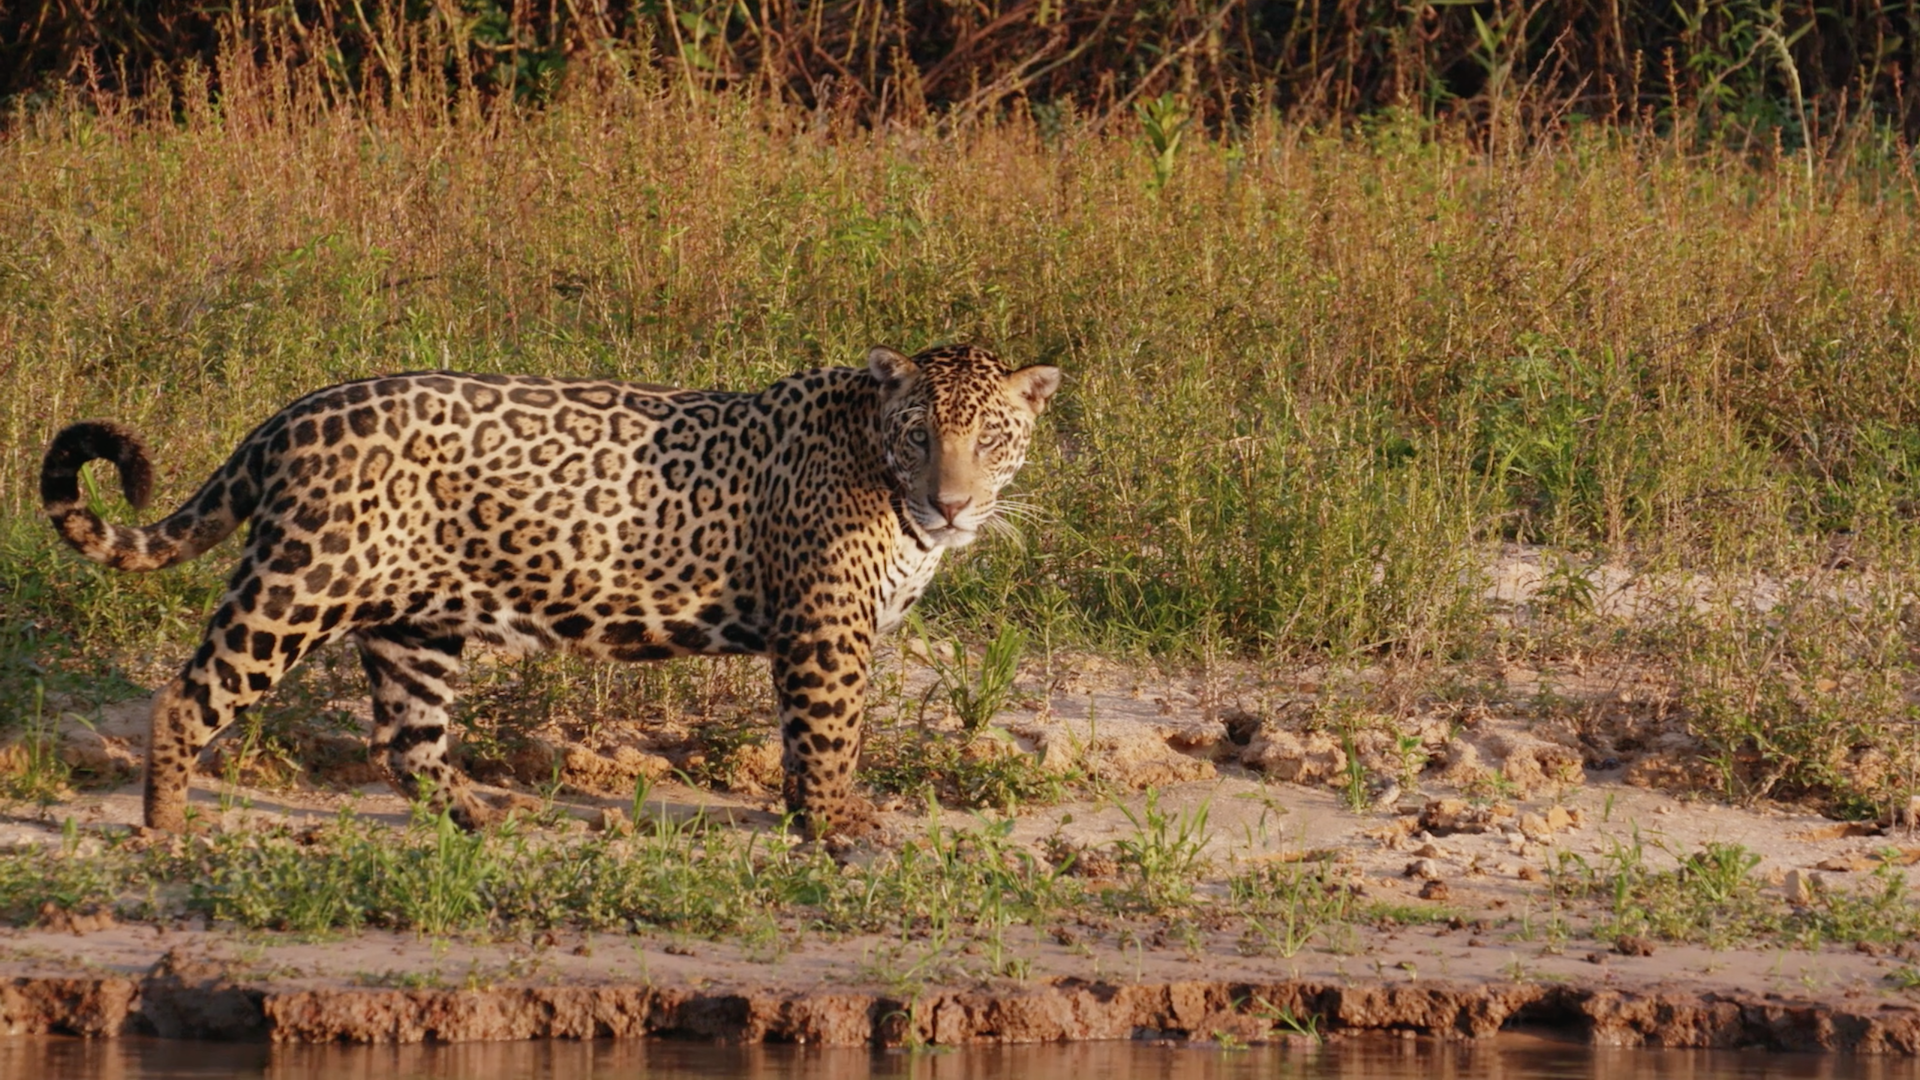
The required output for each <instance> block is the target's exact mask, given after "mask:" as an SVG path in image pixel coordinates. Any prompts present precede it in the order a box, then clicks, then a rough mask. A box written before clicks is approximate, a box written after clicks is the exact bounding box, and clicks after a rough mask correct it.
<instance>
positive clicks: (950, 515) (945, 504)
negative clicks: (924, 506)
mask: <svg viewBox="0 0 1920 1080" xmlns="http://www.w3.org/2000/svg"><path fill="white" fill-rule="evenodd" d="M927 501H928V502H930V503H932V504H933V508H934V509H935V510H938V511H940V516H941V517H943V518H946V519H947V524H949V525H951V524H953V519H954V518H955V517H956V516H958V515H959V513H960V511H962V510H965V509H966V508H967V507H969V506H972V505H973V496H971V495H966V496H962V497H961V498H958V499H949V498H944V497H942V496H939V495H935V496H934V497H932V498H931V499H928V500H927Z"/></svg>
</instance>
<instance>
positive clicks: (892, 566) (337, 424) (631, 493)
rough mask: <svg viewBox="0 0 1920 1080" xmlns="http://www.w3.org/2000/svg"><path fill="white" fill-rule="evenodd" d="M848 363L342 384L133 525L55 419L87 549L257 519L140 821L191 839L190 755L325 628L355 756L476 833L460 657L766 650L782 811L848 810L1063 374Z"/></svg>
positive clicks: (804, 815) (167, 714) (60, 485)
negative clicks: (345, 666) (503, 651)
mask: <svg viewBox="0 0 1920 1080" xmlns="http://www.w3.org/2000/svg"><path fill="white" fill-rule="evenodd" d="M867 359H868V363H867V366H866V367H865V368H833V369H822V370H814V371H806V372H801V373H799V374H796V375H792V376H789V377H788V378H785V379H782V380H780V381H779V382H776V383H774V384H773V385H772V386H770V387H768V388H767V389H765V390H763V391H761V392H759V393H757V394H731V393H719V392H708V391H689V390H669V389H664V388H660V387H649V386H640V385H636V384H631V383H618V382H594V381H586V380H569V379H546V378H534V377H509V376H502V375H462V374H456V373H452V372H427V373H419V374H408V375H397V376H393V377H389V378H380V379H369V380H365V381H361V382H352V383H346V384H343V385H340V386H335V387H330V388H328V389H325V390H320V391H316V392H314V393H312V394H309V395H307V396H306V397H304V398H301V399H300V400H298V401H296V402H294V403H293V404H292V405H289V406H288V407H287V408H285V409H283V410H281V411H280V412H279V413H278V414H276V415H275V416H273V417H272V418H270V419H268V420H267V422H266V423H264V424H262V425H260V427H259V428H257V429H255V430H254V432H253V433H252V434H250V435H248V436H247V438H246V439H245V440H244V441H242V442H241V444H240V446H239V448H238V449H236V450H235V451H234V453H233V455H232V457H230V458H229V459H228V460H227V463H226V464H225V465H224V466H223V467H221V469H220V470H219V471H218V472H216V473H215V474H214V475H213V476H212V477H211V478H210V479H208V480H207V481H206V483H205V484H203V485H202V486H201V488H200V490H199V492H198V493H197V494H195V495H194V496H193V498H192V499H190V500H189V501H188V502H187V503H186V505H184V506H182V507H181V508H180V509H178V510H176V511H174V513H173V514H171V515H169V516H168V517H167V518H165V519H163V520H162V521H160V522H158V523H156V524H153V525H148V526H144V527H127V526H120V525H108V524H106V523H104V522H102V521H101V520H100V518H99V517H97V516H96V515H95V514H94V513H93V512H92V511H91V510H90V509H88V507H87V503H86V500H85V499H84V498H83V497H82V496H81V494H80V486H79V473H80V469H81V467H82V466H83V465H85V464H86V463H87V462H88V461H91V460H94V459H97V458H104V459H107V460H111V461H113V462H114V463H115V464H116V466H117V467H118V468H119V470H120V475H121V480H122V484H123V486H124V487H125V489H126V491H127V495H128V499H129V501H131V502H132V503H133V504H134V505H135V506H140V505H142V504H143V503H144V502H145V493H146V490H147V487H148V486H149V480H148V477H149V475H150V468H149V466H148V464H147V457H146V453H145V451H144V450H143V449H142V447H141V445H140V443H139V441H138V440H137V439H135V438H134V436H133V435H132V434H131V433H130V432H128V431H126V430H125V429H123V428H120V427H118V426H116V425H113V424H108V423H80V424H75V425H73V426H72V427H69V428H67V429H66V430H64V431H62V432H61V433H60V434H59V435H58V436H57V437H55V439H54V441H53V445H52V447H51V448H50V449H49V450H48V451H47V456H46V461H45V464H44V466H43V468H42V471H41V499H42V502H43V503H44V505H45V507H46V512H47V514H48V516H49V517H50V518H51V519H52V521H53V524H54V527H55V528H56V529H58V530H59V532H60V534H61V536H63V537H65V538H66V540H67V542H68V543H70V544H71V545H72V546H73V547H74V548H76V549H78V550H79V551H80V553H81V554H83V555H85V556H86V557H87V558H89V559H92V560H94V561H96V562H101V563H105V564H107V565H108V566H113V567H117V568H119V569H122V570H156V569H160V568H162V567H167V566H172V565H174V564H176V563H179V562H182V561H184V560H187V559H191V558H193V557H194V556H196V555H199V554H201V553H202V552H204V551H206V550H207V549H208V548H210V547H212V546H213V545H215V544H217V543H219V542H220V540H221V539H222V538H224V537H225V536H227V535H228V534H229V533H231V532H233V531H234V530H235V529H236V528H238V527H239V525H240V524H241V523H242V522H249V521H250V522H251V524H252V530H251V533H250V536H249V539H248V541H247V544H246V548H245V551H244V553H243V554H242V556H241V558H240V562H239V565H238V566H236V567H235V568H234V570H233V574H232V577H231V578H230V580H229V582H228V587H227V592H226V594H225V596H224V598H223V599H222V600H221V602H220V605H219V608H218V609H217V610H216V611H215V612H214V614H213V618H212V620H211V622H210V624H209V626H208V628H207V633H206V637H205V639H204V640H203V641H202V642H201V644H200V648H199V650H198V651H197V652H195V653H194V654H193V658H192V659H191V660H189V661H188V662H187V664H186V666H185V668H184V669H183V670H182V671H181V672H180V674H179V676H178V677H177V678H175V679H174V680H173V682H172V683H170V684H169V685H168V686H167V687H166V688H165V689H164V690H162V691H161V692H160V694H159V695H158V697H157V699H156V700H155V703H154V707H153V717H152V736H151V741H150V749H149V757H148V765H147V784H146V819H147V824H148V825H150V826H152V827H154V828H159V829H169V830H175V831H178V830H180V829H182V828H183V827H184V826H185V812H186V797H187V786H188V773H189V770H190V767H191V764H192V762H193V760H194V758H195V757H196V756H197V755H198V754H199V752H200V750H201V749H202V748H204V747H205V746H206V744H207V742H208V741H209V740H210V739H212V738H213V737H214V735H215V734H217V733H218V732H219V731H220V730H221V729H223V728H225V727H226V726H227V725H228V724H230V723H232V721H233V719H234V717H235V716H236V715H237V714H238V713H239V711H240V710H242V709H244V708H246V707H247V706H249V705H251V704H252V703H253V702H255V701H257V700H259V699H260V697H261V696H262V695H264V694H265V693H267V691H269V690H270V689H272V687H273V685H274V684H275V683H276V682H278V681H279V680H280V679H281V678H282V677H283V676H284V675H285V674H286V672H287V670H288V669H289V668H291V667H292V666H293V665H294V664H295V663H296V662H297V661H299V659H300V658H301V657H303V656H305V655H306V654H308V653H310V652H312V651H313V650H314V649H316V648H319V647H320V646H321V645H324V644H326V643H327V642H330V641H334V640H337V639H339V638H342V637H348V638H352V639H353V640H354V642H355V643H356V644H357V645H358V646H359V650H360V655H361V659H362V661H363V663H364V664H365V666H366V670H367V677H368V681H369V683H370V684H371V687H372V693H373V704H374V729H373V739H372V748H373V751H374V756H375V759H376V760H378V761H380V762H382V763H383V764H384V766H385V767H386V769H387V770H388V774H389V776H390V778H391V779H392V781H393V783H394V785H395V787H396V788H398V789H399V790H400V791H401V792H402V793H404V794H407V795H409V796H417V795H419V794H421V793H423V792H431V793H432V794H433V796H434V797H435V798H437V799H440V800H442V801H443V804H444V805H449V806H450V808H451V810H452V812H453V813H454V814H455V816H456V817H457V818H458V819H459V820H460V821H461V822H462V823H463V824H466V825H468V826H470V827H471V826H473V825H477V824H479V823H481V822H482V820H483V819H484V818H485V816H486V809H485V804H484V803H482V802H480V801H479V800H478V799H477V798H475V797H474V795H473V794H472V793H471V791H470V790H469V788H468V786H467V784H466V782H465V779H464V777H462V776H461V775H460V774H459V773H458V772H457V771H456V770H455V769H454V768H453V767H452V765H451V764H450V763H449V762H448V760H447V734H448V716H447V706H448V704H449V703H450V702H451V701H452V700H453V695H454V691H453V681H454V679H455V676H456V675H457V674H458V672H459V670H460V656H461V652H462V650H463V649H464V647H465V646H466V644H467V643H468V642H469V641H475V642H483V643H486V644H488V645H494V646H504V647H508V648H513V649H520V650H528V649H546V648H564V649H570V650H573V651H575V652H579V653H584V654H587V655H590V656H596V657H601V658H605V659H612V660H657V659H663V658H666V657H671V656H684V655H691V654H722V653H744V654H761V655H765V656H768V657H770V658H771V665H772V672H773V681H774V690H775V693H776V696H777V698H778V701H779V711H780V731H781V736H782V740H783V744H782V745H783V750H784V755H783V763H784V766H785V772H786V784H785V787H786V792H785V793H786V799H787V805H788V806H789V807H790V808H791V809H793V810H794V811H796V812H797V813H798V814H800V815H801V820H802V822H803V824H804V826H805V827H806V828H807V829H808V831H810V832H812V833H815V834H819V833H823V832H827V831H831V830H832V829H834V828H835V827H837V826H840V825H842V824H844V823H845V821H846V820H847V817H848V812H849V809H850V805H851V804H850V803H849V792H850V786H851V783H852V778H853V771H854V765H855V762H856V760H857V758H858V755H859V751H860V742H861V727H860V721H861V713H862V709H863V705H864V701H865V694H866V682H867V674H868V667H869V660H870V654H871V650H872V647H873V639H874V635H875V634H876V633H879V632H882V631H886V630H889V629H891V628H892V627H893V626H894V625H896V624H898V622H899V621H900V619H901V617H902V616H903V615H904V614H905V612H906V610H907V608H908V607H909V606H911V605H912V604H913V602H914V601H915V600H916V599H918V598H919V596H920V594H921V592H922V590H923V589H925V587H926V585H927V582H928V580H929V579H930V577H931V576H932V574H933V570H934V567H935V566H936V565H937V564H938V563H939V560H940V556H941V554H942V553H943V552H944V551H945V550H946V549H947V548H950V547H959V546H961V545H964V544H966V543H969V542H970V541H972V540H973V538H974V537H975V536H976V535H977V534H978V533H979V531H980V529H981V528H982V527H983V526H984V525H986V524H987V523H988V522H989V521H990V520H991V519H992V518H993V516H994V513H995V511H996V508H997V499H998V495H999V492H1000V489H1001V488H1002V487H1004V486H1005V485H1006V483H1007V482H1008V481H1009V480H1011V479H1012V478H1013V475H1014V473H1015V472H1016V471H1017V470H1018V469H1019V468H1020V466H1021V464H1022V463H1023V462H1024V461H1025V458H1026V452H1027V446H1028V443H1029V441H1030V439H1031V437H1032V433H1033V425H1034V421H1035V419H1036V418H1037V417H1038V416H1039V415H1040V413H1041V411H1042V410H1043V409H1044V408H1045V406H1046V402H1047V399H1048V397H1049V396H1050V395H1051V394H1052V393H1053V391H1054V389H1055V388H1056V387H1057V386H1058V384H1059V379H1060V373H1059V372H1058V371H1057V370H1056V369H1054V368H1051V367H1042V366H1036V367H1028V368H1023V369H1021V370H1019V371H1009V370H1008V369H1007V368H1006V367H1005V366H1003V365H1002V364H1001V362H1000V361H999V360H998V359H997V358H996V357H994V356H993V355H992V354H991V353H989V352H987V351H985V350H983V349H979V348H974V347H968V346H957V347H951V348H942V349H934V350H929V351H927V352H924V353H921V354H919V355H918V356H915V357H912V358H911V359H909V358H908V357H905V356H903V355H901V354H899V353H897V352H894V351H892V350H890V349H884V348H876V349H874V350H872V351H871V352H870V353H869V354H868V358H867Z"/></svg>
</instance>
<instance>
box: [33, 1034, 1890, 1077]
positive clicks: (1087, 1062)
mask: <svg viewBox="0 0 1920 1080" xmlns="http://www.w3.org/2000/svg"><path fill="white" fill-rule="evenodd" d="M82 1077H85V1078H89V1080H91V1078H96V1077H98V1078H104V1080H136V1078H141V1080H144V1078H160V1077H167V1078H176V1077H177V1078H186V1077H241V1078H248V1077H262V1078H271V1080H322V1078H325V1080H410V1078H419V1080H429V1078H431V1080H440V1078H447V1080H453V1078H456V1077H457V1078H460V1080H613V1078H616V1077H618V1078H623V1080H625V1078H634V1080H640V1078H644V1080H692V1078H695V1077H738V1078H743V1080H789V1078H792V1080H1001V1078H1017V1080H1254V1078H1256V1077H1257V1078H1260V1080H1321V1078H1325V1080H1359V1078H1362V1077H1364V1078H1367V1080H1560V1078H1579V1080H1602V1078H1605V1080H1748V1078H1753V1080H1759V1078H1762V1077H1765V1078H1769V1080H1772V1078H1776V1077H1777V1078H1798V1077H1805V1078H1820V1080H1829V1078H1830V1080H1920V1063H1916V1062H1914V1061H1912V1060H1909V1059H1904V1058H1881V1057H1857V1056H1853V1055H1847V1054H1826V1055H1816V1054H1766V1053H1760V1052H1753V1051H1741V1052H1729V1051H1702V1050H1605V1049H1594V1048H1592V1047H1587V1046H1580V1045H1575V1044H1570V1043H1563V1042H1557V1041H1553V1040H1550V1039H1542V1038H1534V1037H1530V1036H1525V1035H1515V1036H1507V1035H1503V1036H1501V1037H1499V1038H1497V1039H1493V1040H1490V1041H1488V1042H1483V1043H1437V1042H1433V1041H1430V1040H1424V1039H1420V1040H1414V1039H1408V1040H1395V1039H1377V1040H1351V1041H1339V1042H1335V1043H1332V1044H1329V1045H1325V1046H1319V1047H1264V1046H1263V1047H1253V1048H1249V1049H1243V1050H1222V1049H1215V1048H1205V1049H1195V1048H1189V1047H1172V1046H1155V1045H1147V1044H1142V1043H1126V1042H1115V1043H1082V1044H1075V1045H1045V1046H1016V1047H987V1048H979V1049H968V1050H956V1051H950V1052H920V1053H911V1052H904V1051H903V1052H872V1051H866V1050H826V1049H814V1048H806V1047H795V1046H716V1045H709V1044H702V1043H686V1042H638V1041H628V1042H523V1043H468V1044H462V1045H458V1046H377V1047H367V1046H267V1045H236V1044H231V1043H199V1042H180V1041H168V1040H161V1039H137V1038H130V1039H100V1040H93V1041H86V1040H80V1039H58V1038H30V1037H22V1038H14V1039H0V1078H5V1080H14V1078H19V1080H77V1078H82Z"/></svg>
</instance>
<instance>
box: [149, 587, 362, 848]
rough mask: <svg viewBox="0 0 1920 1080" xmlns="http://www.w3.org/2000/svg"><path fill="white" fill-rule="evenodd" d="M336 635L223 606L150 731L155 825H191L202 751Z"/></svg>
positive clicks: (160, 702) (159, 699) (156, 710)
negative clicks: (191, 794) (190, 800)
mask: <svg viewBox="0 0 1920 1080" xmlns="http://www.w3.org/2000/svg"><path fill="white" fill-rule="evenodd" d="M333 636H335V635H331V634H315V633H311V632H308V631H304V630H293V629H289V628H288V627H286V626H283V625H280V624H278V623H275V622H271V621H267V620H264V619H260V618H257V617H255V616H253V615H250V614H247V613H242V612H241V611H240V610H239V609H238V607H236V605H235V604H234V603H233V602H231V601H229V602H227V603H224V604H222V605H221V606H220V609H219V610H218V611H217V612H215V613H214V616H213V621H212V624H211V625H210V626H209V627H208V628H207V636H206V640H204V641H202V642H201V643H200V649H199V651H198V652H195V653H194V654H193V659H191V660H189V661H187V666H186V667H185V668H183V669H181V672H180V674H179V676H177V677H176V678H175V679H174V680H173V681H172V682H170V683H168V684H167V685H166V687H165V688H164V689H162V690H161V691H160V693H159V694H158V695H157V696H156V697H155V698H154V702H153V714H152V719H151V723H150V724H149V726H148V729H147V780H146V799H145V802H146V819H147V827H148V828H153V829H165V830H167V831H168V832H184V831H185V830H186V827H187V792H188V788H189V786H190V781H191V778H192V774H193V763H194V762H195V760H197V759H198V758H199V756H200V751H201V750H202V749H204V748H205V747H206V745H207V743H208V742H210V741H212V739H213V737H214V736H215V735H218V734H219V733H220V732H221V731H222V730H224V729H225V728H226V726H227V725H228V724H231V723H233V721H234V718H235V717H237V716H239V715H240V711H241V710H242V709H245V708H246V707H247V706H249V705H251V704H253V703H254V702H256V701H258V700H260V698H261V697H263V696H265V694H266V693H267V691H269V690H271V689H273V687H274V684H275V683H278V682H279V681H280V679H281V678H282V677H283V676H285V675H286V673H287V671H288V669H290V668H292V667H293V665H294V664H295V663H298V662H299V660H300V658H301V657H303V656H305V655H306V654H308V653H310V652H312V651H313V650H314V649H316V648H318V647H319V646H321V645H323V644H325V643H326V642H327V641H328V640H330V639H331V638H332V637H333Z"/></svg>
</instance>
